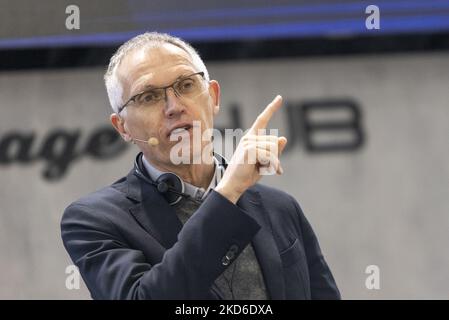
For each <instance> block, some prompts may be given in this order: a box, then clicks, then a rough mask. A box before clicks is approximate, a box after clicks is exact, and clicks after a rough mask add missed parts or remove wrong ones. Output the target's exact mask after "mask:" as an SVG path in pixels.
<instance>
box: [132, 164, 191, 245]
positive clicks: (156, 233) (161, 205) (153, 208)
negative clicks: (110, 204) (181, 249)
mask: <svg viewBox="0 0 449 320" xmlns="http://www.w3.org/2000/svg"><path fill="white" fill-rule="evenodd" d="M127 179H128V194H127V196H128V198H131V199H134V200H135V201H137V203H136V205H135V206H132V207H130V209H129V211H130V213H131V214H132V215H133V216H134V218H135V219H136V220H137V221H138V222H139V224H140V225H141V226H142V227H143V228H144V229H145V230H146V231H147V232H148V233H149V234H151V235H152V236H153V237H154V238H155V239H156V240H157V241H159V243H160V244H161V245H162V246H163V247H164V248H166V249H169V248H171V247H172V246H173V245H174V244H175V243H176V241H178V233H179V232H180V231H181V228H182V223H181V221H180V220H179V219H178V217H177V215H176V212H175V210H174V209H173V207H171V206H170V205H169V204H168V203H167V201H166V200H165V198H164V197H163V196H162V195H161V194H160V193H159V192H158V191H157V190H156V187H155V186H152V185H150V184H149V183H146V182H145V181H142V180H141V179H139V178H137V177H136V176H135V175H134V174H133V171H131V172H130V174H128V177H127Z"/></svg>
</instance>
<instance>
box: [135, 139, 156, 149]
mask: <svg viewBox="0 0 449 320" xmlns="http://www.w3.org/2000/svg"><path fill="white" fill-rule="evenodd" d="M131 140H132V141H140V142H145V143H147V144H148V145H149V146H151V147H155V146H157V145H158V144H159V140H158V138H156V137H150V138H149V139H148V140H141V139H136V138H132V139H131Z"/></svg>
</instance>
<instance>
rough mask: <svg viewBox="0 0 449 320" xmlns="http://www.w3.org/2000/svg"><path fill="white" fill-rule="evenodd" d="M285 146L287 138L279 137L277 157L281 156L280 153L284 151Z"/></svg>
mask: <svg viewBox="0 0 449 320" xmlns="http://www.w3.org/2000/svg"><path fill="white" fill-rule="evenodd" d="M286 145H287V138H286V137H280V138H279V140H278V150H279V152H278V154H279V156H280V155H281V154H282V152H283V151H284V148H285V146H286Z"/></svg>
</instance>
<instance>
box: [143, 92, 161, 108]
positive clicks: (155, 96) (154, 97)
mask: <svg viewBox="0 0 449 320" xmlns="http://www.w3.org/2000/svg"><path fill="white" fill-rule="evenodd" d="M161 97H162V93H161V92H160V90H149V91H146V92H144V93H142V94H141V95H140V96H139V98H138V101H139V103H141V104H147V105H148V104H153V103H156V102H158V101H159V100H161Z"/></svg>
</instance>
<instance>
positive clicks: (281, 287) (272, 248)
mask: <svg viewBox="0 0 449 320" xmlns="http://www.w3.org/2000/svg"><path fill="white" fill-rule="evenodd" d="M237 205H238V206H239V207H240V208H242V209H243V210H245V211H246V213H247V214H248V215H250V216H251V217H252V218H253V219H255V220H256V221H257V223H259V225H260V226H261V228H260V230H259V232H258V233H257V234H256V235H255V237H254V238H253V241H252V244H253V246H254V251H255V253H256V257H257V260H258V261H259V264H260V267H261V269H262V273H263V275H264V280H265V285H266V288H267V291H268V294H269V298H270V299H273V300H282V299H285V284H284V277H283V276H282V275H283V268H282V264H281V257H280V255H279V250H278V247H277V245H276V242H275V240H274V236H273V230H272V228H271V222H270V219H269V216H268V213H267V212H266V210H265V207H264V206H263V204H262V199H261V196H260V194H259V192H257V191H256V190H254V188H250V189H248V190H247V191H246V192H245V193H244V194H243V195H242V197H241V198H240V199H239V201H238V202H237Z"/></svg>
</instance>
